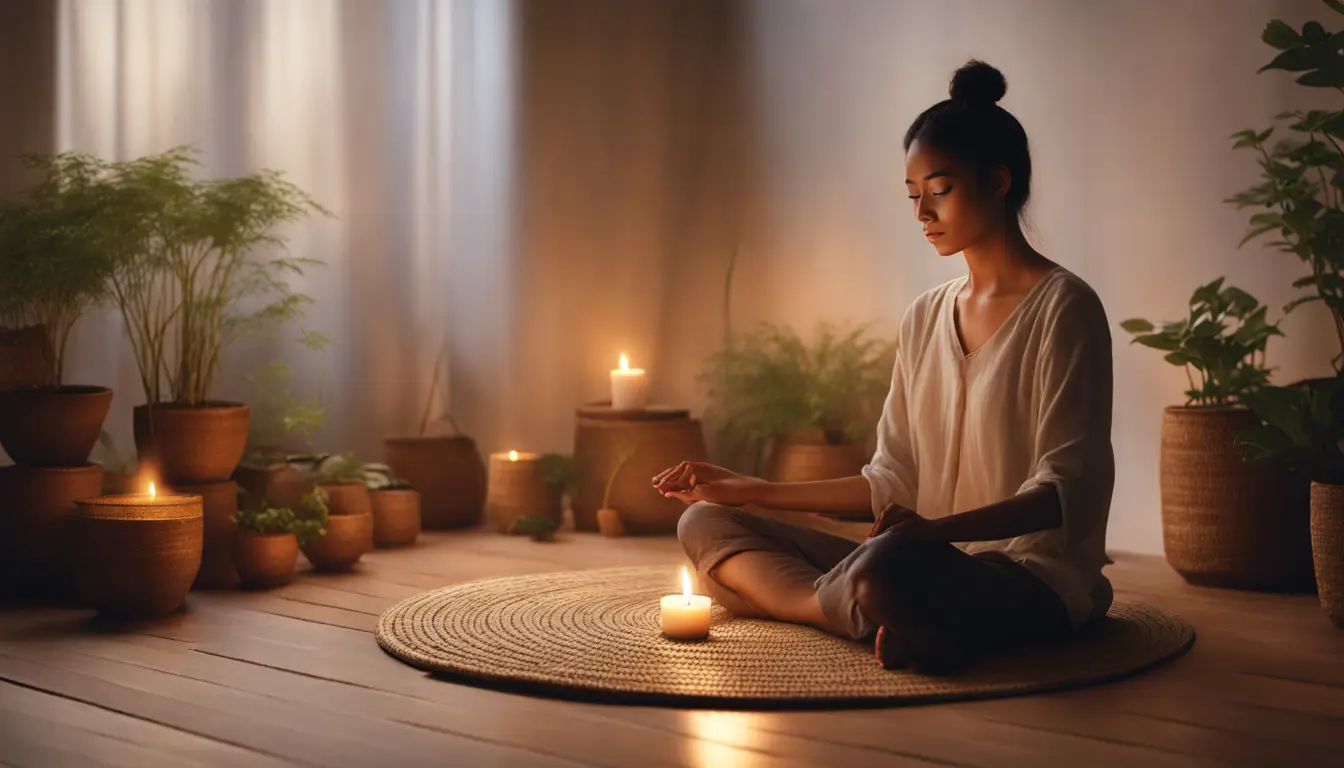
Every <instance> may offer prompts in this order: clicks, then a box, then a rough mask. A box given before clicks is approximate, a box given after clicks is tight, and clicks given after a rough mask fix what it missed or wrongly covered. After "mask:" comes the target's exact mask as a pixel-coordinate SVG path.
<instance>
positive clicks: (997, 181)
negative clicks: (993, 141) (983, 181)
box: [990, 165, 1013, 200]
mask: <svg viewBox="0 0 1344 768" xmlns="http://www.w3.org/2000/svg"><path fill="white" fill-rule="evenodd" d="M990 179H991V181H992V183H993V185H994V196H995V197H997V198H999V199H1000V200H1002V199H1003V198H1005V197H1007V196H1008V190H1010V189H1012V188H1013V174H1012V171H1009V170H1008V166H1006V165H998V166H995V167H994V172H993V174H992V175H991V176H990Z"/></svg>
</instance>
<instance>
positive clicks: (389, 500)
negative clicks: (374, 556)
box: [370, 488, 420, 547]
mask: <svg viewBox="0 0 1344 768" xmlns="http://www.w3.org/2000/svg"><path fill="white" fill-rule="evenodd" d="M370 497H371V498H372V499H373V544H374V546H376V547H405V546H409V545H411V544H414V543H415V539H416V537H417V536H419V535H420V494H419V493H417V492H416V491H414V490H411V489H409V488H397V489H393V490H382V491H373V492H372V493H371V494H370Z"/></svg>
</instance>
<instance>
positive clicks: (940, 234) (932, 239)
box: [924, 232, 943, 243]
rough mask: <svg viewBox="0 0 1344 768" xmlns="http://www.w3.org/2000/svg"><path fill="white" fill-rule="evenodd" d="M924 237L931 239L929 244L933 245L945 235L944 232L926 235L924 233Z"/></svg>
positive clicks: (927, 233)
mask: <svg viewBox="0 0 1344 768" xmlns="http://www.w3.org/2000/svg"><path fill="white" fill-rule="evenodd" d="M924 236H925V237H927V238H928V239H929V242H930V243H932V242H933V241H934V240H937V239H938V238H940V237H942V236H943V233H942V232H925V233H924Z"/></svg>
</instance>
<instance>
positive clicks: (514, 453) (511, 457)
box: [509, 451, 518, 461]
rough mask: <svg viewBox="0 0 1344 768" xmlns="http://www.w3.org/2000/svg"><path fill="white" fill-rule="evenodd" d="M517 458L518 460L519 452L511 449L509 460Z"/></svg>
mask: <svg viewBox="0 0 1344 768" xmlns="http://www.w3.org/2000/svg"><path fill="white" fill-rule="evenodd" d="M517 460H518V452H517V451H509V461H517Z"/></svg>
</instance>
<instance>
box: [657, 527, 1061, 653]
mask: <svg viewBox="0 0 1344 768" xmlns="http://www.w3.org/2000/svg"><path fill="white" fill-rule="evenodd" d="M893 535H894V534H891V533H886V534H883V535H881V536H879V537H877V538H874V539H869V540H867V541H865V542H863V543H858V542H854V541H850V540H849V539H844V538H841V537H839V536H832V535H830V534H828V533H823V532H821V531H816V530H812V529H810V528H803V527H800V526H796V525H789V524H788V523H782V522H779V521H777V520H771V519H769V518H765V517H761V516H759V515H753V514H751V513H749V512H745V511H743V510H741V509H737V508H735V507H726V506H723V505H720V504H709V503H707V502H699V503H696V504H692V505H691V506H690V507H688V508H687V509H686V511H685V512H683V513H682V516H681V520H680V522H679V523H678V524H677V536H678V538H680V539H681V543H682V546H683V547H684V548H685V550H686V555H687V556H688V557H689V558H690V560H691V562H692V563H694V564H695V569H696V572H697V573H698V574H699V576H700V578H701V580H702V583H704V584H706V585H707V586H708V587H709V588H710V591H711V593H713V591H715V590H717V591H718V592H719V595H720V596H722V597H721V599H720V602H721V603H723V604H724V605H725V607H727V608H728V609H729V610H730V611H731V610H734V603H736V604H737V605H738V606H746V607H753V606H752V605H751V603H750V602H749V601H748V600H746V599H745V598H743V597H742V596H741V595H739V594H738V593H736V592H734V591H733V590H732V589H731V588H730V587H728V586H727V585H725V584H723V582H721V581H719V580H718V578H717V577H716V576H715V569H716V568H717V567H718V566H719V564H720V563H722V562H723V561H724V560H726V559H728V558H729V557H732V556H733V555H736V554H739V553H741V552H763V553H766V554H768V555H770V556H771V562H772V571H771V573H770V574H769V575H768V577H767V578H766V580H765V581H764V582H763V583H762V584H760V585H758V587H759V589H762V590H769V589H770V588H771V585H774V584H780V583H786V584H787V583H792V584H797V583H810V584H812V586H813V587H814V588H815V589H816V591H817V598H818V600H819V601H820V603H821V611H822V613H823V614H824V615H825V616H826V621H827V623H828V624H829V625H830V627H831V628H832V629H834V630H835V631H836V633H837V634H840V635H842V636H845V637H848V638H850V639H853V640H866V639H868V638H870V637H872V636H873V635H874V634H876V632H877V624H876V623H875V622H874V621H872V620H871V619H869V618H868V617H867V616H864V615H863V613H862V612H860V610H859V607H858V600H857V599H856V597H855V586H856V583H857V582H858V581H859V580H860V579H862V578H865V575H864V574H863V573H862V571H863V570H864V569H865V568H866V569H867V570H868V571H869V573H868V574H867V576H866V577H867V578H874V577H876V578H879V579H881V580H882V581H883V582H884V583H886V584H889V585H896V586H895V587H894V588H895V589H896V590H897V591H898V592H899V593H900V595H901V603H902V604H903V605H904V606H906V607H905V611H906V616H907V618H909V619H911V620H913V621H916V622H918V623H926V624H928V625H929V626H933V627H936V628H938V631H939V632H940V633H943V635H944V636H947V637H951V638H954V639H956V640H958V641H959V642H961V643H962V644H963V645H965V646H967V647H968V648H971V649H975V650H989V649H993V648H997V647H1004V646H1009V645H1015V644H1020V643H1035V642H1044V641H1052V640H1057V639H1061V638H1064V637H1067V636H1068V635H1069V633H1070V631H1071V626H1070V623H1069V616H1068V611H1067V609H1066V608H1065V607H1064V603H1063V601H1061V600H1060V599H1059V596H1058V595H1056V594H1055V593H1054V591H1053V590H1051V589H1050V588H1049V587H1047V586H1046V585H1045V583H1044V582H1042V581H1040V580H1039V579H1038V578H1036V576H1035V575H1034V574H1032V573H1031V572H1030V571H1029V570H1027V569H1026V568H1025V567H1023V566H1021V565H1020V564H1018V563H1016V562H1013V561H1012V560H1011V559H1010V558H1008V557H1007V556H1006V555H1004V554H1002V553H1000V552H980V553H976V554H974V555H968V554H966V553H965V552H963V551H962V550H960V549H958V548H957V547H955V546H953V545H951V544H948V543H946V542H929V541H912V540H908V539H901V538H891V537H892V536H893ZM869 551H871V552H873V557H864V555H866V554H867V553H868V552H869ZM856 566H857V567H856Z"/></svg>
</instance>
